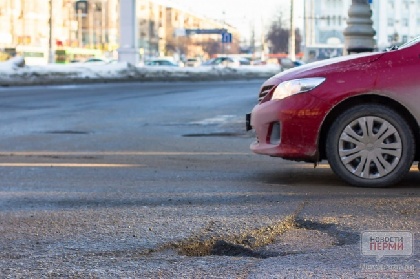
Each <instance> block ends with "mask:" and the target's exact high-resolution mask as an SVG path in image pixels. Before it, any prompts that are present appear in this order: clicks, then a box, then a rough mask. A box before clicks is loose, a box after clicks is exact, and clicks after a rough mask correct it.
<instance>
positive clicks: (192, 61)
mask: <svg viewBox="0 0 420 279" xmlns="http://www.w3.org/2000/svg"><path fill="white" fill-rule="evenodd" d="M200 65H201V61H200V59H198V58H188V59H187V60H186V61H185V67H198V66H200Z"/></svg>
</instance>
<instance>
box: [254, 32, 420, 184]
mask: <svg viewBox="0 0 420 279" xmlns="http://www.w3.org/2000/svg"><path fill="white" fill-rule="evenodd" d="M419 54H420V37H418V38H416V39H415V40H413V41H410V42H408V43H407V44H404V45H402V46H400V47H398V48H394V49H391V50H389V51H386V52H381V53H379V52H376V53H363V54H355V55H349V56H343V57H338V58H332V59H327V60H323V61H319V62H313V63H310V64H305V65H302V66H299V67H296V68H292V69H290V70H287V71H285V72H281V73H279V74H278V75H276V76H274V77H272V78H270V79H269V80H267V81H266V82H265V83H264V84H263V85H262V87H261V90H260V102H259V104H258V105H256V106H255V107H254V109H253V110H252V113H251V114H248V115H247V129H248V130H249V129H251V128H253V129H255V132H256V136H257V140H256V141H255V142H254V143H252V144H251V150H252V151H253V152H255V153H258V154H265V155H270V156H274V157H282V158H284V159H289V160H296V161H307V162H313V163H314V164H315V165H316V164H317V163H318V162H320V161H321V160H324V159H327V160H328V162H329V164H330V166H331V168H332V170H333V171H334V172H335V173H336V174H337V175H338V176H339V177H341V178H342V179H343V180H344V181H346V182H348V183H350V184H352V185H356V186H364V187H385V186H390V185H393V184H395V183H397V182H398V181H400V180H401V179H402V178H403V177H404V176H405V175H406V174H407V172H408V171H409V170H410V167H411V166H412V163H413V161H418V160H419V159H420V148H417V147H419V146H420V128H419V126H420V79H419V78H418V73H419V72H420V57H419Z"/></svg>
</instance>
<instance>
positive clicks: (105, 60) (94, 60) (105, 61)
mask: <svg viewBox="0 0 420 279" xmlns="http://www.w3.org/2000/svg"><path fill="white" fill-rule="evenodd" d="M117 62H118V61H117V60H115V59H108V58H100V57H91V58H88V59H86V60H85V61H84V63H91V64H101V65H103V64H110V63H117ZM74 63H77V62H74Z"/></svg>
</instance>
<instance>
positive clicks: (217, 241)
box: [173, 216, 294, 258]
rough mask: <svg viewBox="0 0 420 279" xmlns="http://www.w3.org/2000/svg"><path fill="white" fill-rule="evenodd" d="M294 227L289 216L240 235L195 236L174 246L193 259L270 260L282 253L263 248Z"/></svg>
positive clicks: (292, 220) (292, 218) (291, 217)
mask: <svg viewBox="0 0 420 279" xmlns="http://www.w3.org/2000/svg"><path fill="white" fill-rule="evenodd" d="M292 227H294V217H293V216H288V217H287V218H286V219H285V220H284V221H282V222H280V223H277V224H274V225H271V226H266V227H262V228H257V229H253V230H250V231H247V232H244V233H242V234H240V235H232V236H225V237H223V238H222V237H219V238H217V237H211V236H210V237H208V238H206V239H203V238H204V237H202V236H194V237H191V238H190V239H187V240H185V241H181V242H179V243H176V244H174V245H173V248H176V249H177V250H178V252H179V253H180V254H182V255H186V256H191V257H203V256H210V255H216V256H235V257H238V256H241V257H255V258H268V257H277V256H280V255H281V254H280V253H274V252H267V251H265V250H264V249H260V248H261V247H264V246H267V245H268V244H271V243H273V242H274V241H275V240H276V238H277V236H278V235H281V234H282V233H284V232H285V231H287V230H288V229H290V228H292Z"/></svg>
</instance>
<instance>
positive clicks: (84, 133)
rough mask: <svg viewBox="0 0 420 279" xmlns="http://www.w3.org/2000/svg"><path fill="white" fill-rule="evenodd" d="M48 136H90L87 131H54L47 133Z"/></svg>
mask: <svg viewBox="0 0 420 279" xmlns="http://www.w3.org/2000/svg"><path fill="white" fill-rule="evenodd" d="M45 133H46V134H59V135H88V134H90V132H87V131H74V130H53V131H47V132H45Z"/></svg>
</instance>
